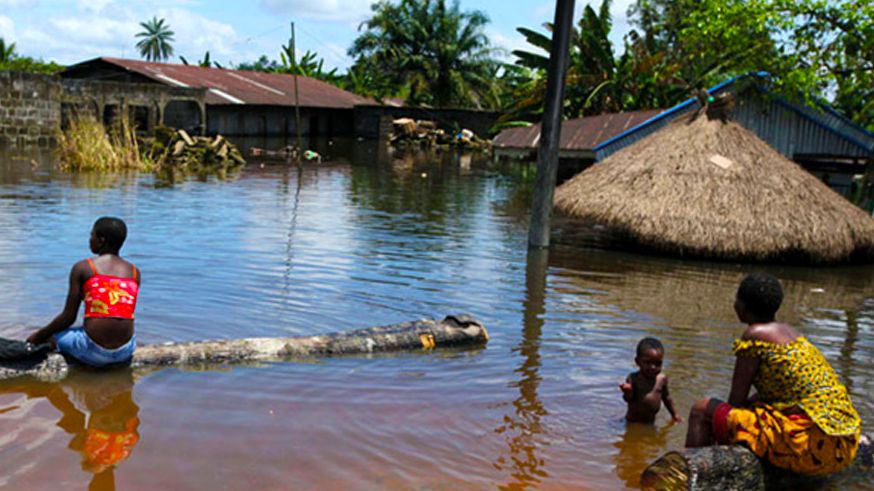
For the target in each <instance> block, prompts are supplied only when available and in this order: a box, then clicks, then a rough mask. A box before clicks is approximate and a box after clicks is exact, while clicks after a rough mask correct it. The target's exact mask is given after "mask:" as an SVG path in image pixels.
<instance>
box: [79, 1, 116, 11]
mask: <svg viewBox="0 0 874 491" xmlns="http://www.w3.org/2000/svg"><path fill="white" fill-rule="evenodd" d="M111 3H112V0H77V2H76V8H77V9H78V10H79V11H80V12H94V13H99V12H101V11H102V10H103V9H104V8H106V6H107V5H109V4H111Z"/></svg>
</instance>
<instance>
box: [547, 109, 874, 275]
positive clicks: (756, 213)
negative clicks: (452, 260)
mask: <svg viewBox="0 0 874 491" xmlns="http://www.w3.org/2000/svg"><path fill="white" fill-rule="evenodd" d="M555 204H556V206H557V208H558V209H559V210H560V211H562V212H565V213H567V214H569V215H572V216H574V217H579V218H583V219H586V220H590V221H594V222H596V223H601V224H604V225H606V226H608V227H609V228H610V229H611V230H612V231H614V232H617V233H618V234H620V235H622V236H624V237H627V238H629V239H632V240H633V241H635V242H637V243H639V244H641V245H644V246H647V247H652V248H655V249H659V250H662V251H666V252H670V253H675V254H680V255H694V256H703V257H712V258H731V259H749V260H765V261H766V260H784V259H790V260H793V261H802V262H813V263H832V262H841V261H848V260H858V259H866V260H867V259H871V258H872V257H874V219H872V218H871V216H869V215H868V214H867V213H865V212H863V211H862V210H861V209H859V208H857V207H856V206H854V205H853V204H852V203H850V202H848V201H847V200H846V199H844V198H843V197H841V196H840V195H838V194H837V193H835V192H834V191H832V190H831V189H829V188H828V186H826V185H825V184H823V183H822V182H820V181H819V180H818V179H817V178H815V177H814V176H812V175H811V174H809V173H808V172H806V171H805V170H804V169H802V168H801V167H799V166H798V165H797V164H795V163H794V162H792V161H790V160H788V159H786V158H785V157H783V156H782V155H781V154H780V153H778V152H777V151H776V150H774V149H773V148H771V147H770V146H768V144H767V143H765V142H763V141H762V140H760V139H759V138H757V137H756V136H755V135H754V134H753V133H752V132H750V131H749V130H747V129H745V128H743V127H742V126H740V125H738V124H736V123H733V122H731V121H728V122H723V121H721V120H719V119H710V118H709V117H708V116H706V115H704V114H701V115H699V116H697V117H686V118H682V119H681V120H679V121H677V122H675V123H673V124H671V125H670V126H668V127H666V128H664V129H663V130H661V131H659V132H657V133H654V134H652V135H650V136H649V137H647V138H644V139H643V140H640V141H638V142H636V143H634V144H633V145H631V146H629V147H627V148H625V149H623V150H621V151H619V152H617V153H615V154H613V155H611V156H610V157H608V158H607V159H605V160H603V161H602V162H600V163H598V164H596V165H594V166H592V167H590V168H589V169H587V170H585V171H583V172H582V173H580V174H579V175H577V176H575V177H574V178H573V179H570V180H569V181H567V182H565V183H564V184H563V185H562V186H560V187H559V188H558V189H557V190H556V193H555Z"/></svg>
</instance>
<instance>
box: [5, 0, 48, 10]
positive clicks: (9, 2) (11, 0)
mask: <svg viewBox="0 0 874 491" xmlns="http://www.w3.org/2000/svg"><path fill="white" fill-rule="evenodd" d="M37 5H39V2H38V1H37V0H0V8H9V9H13V8H15V7H22V8H24V7H26V8H33V7H36V6H37Z"/></svg>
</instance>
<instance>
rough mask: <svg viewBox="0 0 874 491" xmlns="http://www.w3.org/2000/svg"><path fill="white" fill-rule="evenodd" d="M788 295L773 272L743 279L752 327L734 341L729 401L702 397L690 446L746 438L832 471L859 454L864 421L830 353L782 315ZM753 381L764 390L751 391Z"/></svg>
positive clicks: (810, 470)
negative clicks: (779, 316) (827, 355)
mask: <svg viewBox="0 0 874 491" xmlns="http://www.w3.org/2000/svg"><path fill="white" fill-rule="evenodd" d="M782 301H783V290H782V288H781V286H780V282H779V281H778V280H777V278H774V277H773V276H771V275H768V274H764V273H753V274H750V275H749V276H747V277H746V278H744V280H743V281H742V282H741V284H740V287H739V288H738V291H737V297H736V299H735V304H734V308H735V312H736V313H737V316H738V319H740V321H741V322H744V323H746V324H747V325H748V326H747V328H746V330H744V332H743V335H742V336H741V339H738V340H737V341H735V343H734V352H735V355H736V356H737V360H736V363H735V368H734V376H733V378H732V383H731V393H730V395H729V398H728V403H725V402H722V401H720V400H718V399H713V398H707V399H702V400H700V401H698V402H697V403H695V405H694V406H693V407H692V410H691V412H690V414H689V430H688V433H687V435H686V446H687V447H703V446H707V445H713V444H714V442H715V443H719V444H738V443H742V444H745V445H746V446H747V447H749V449H750V450H752V451H753V453H755V454H756V455H757V456H758V457H759V458H762V459H766V460H768V461H769V462H770V463H771V464H773V465H775V466H777V467H780V468H782V469H787V470H790V471H792V472H796V473H799V474H804V475H825V474H831V473H834V472H837V471H840V470H841V469H843V468H845V467H847V466H848V465H850V463H852V461H853V459H854V458H855V456H856V450H857V449H858V445H859V434H860V426H861V421H860V419H859V415H858V413H857V412H856V410H855V409H854V408H853V403H852V402H851V401H850V396H849V395H848V393H847V389H846V387H844V385H843V384H842V383H841V382H840V381H839V380H838V377H837V375H836V374H835V372H834V370H833V369H832V367H831V365H829V363H828V361H826V359H825V357H823V355H822V353H820V351H819V350H818V349H817V348H816V347H815V346H814V345H813V344H811V343H810V341H808V340H807V339H805V338H804V337H803V336H801V335H800V334H799V333H798V332H797V331H796V330H795V329H793V328H792V327H790V326H789V325H787V324H783V323H779V322H776V321H775V314H776V313H777V310H778V309H779V308H780V304H781V303H782ZM751 385H754V386H755V387H756V391H757V394H754V395H752V396H751V397H748V396H749V392H750V386H751Z"/></svg>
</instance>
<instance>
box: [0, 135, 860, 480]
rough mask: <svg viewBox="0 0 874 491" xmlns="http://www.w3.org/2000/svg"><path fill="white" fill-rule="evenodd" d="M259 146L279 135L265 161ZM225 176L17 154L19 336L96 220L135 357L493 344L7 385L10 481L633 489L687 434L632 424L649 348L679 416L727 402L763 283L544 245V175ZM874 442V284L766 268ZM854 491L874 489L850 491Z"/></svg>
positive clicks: (384, 158) (425, 171)
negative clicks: (130, 316) (229, 348)
mask: <svg viewBox="0 0 874 491" xmlns="http://www.w3.org/2000/svg"><path fill="white" fill-rule="evenodd" d="M262 145H263V144H262ZM323 150H324V152H325V153H328V154H330V155H331V156H332V157H334V158H333V159H332V161H331V162H329V163H324V164H322V165H306V166H305V167H304V168H303V170H302V171H300V172H299V171H298V170H297V169H296V168H294V167H286V166H284V165H266V166H265V167H263V168H262V167H261V166H260V165H258V162H253V164H252V165H250V166H249V167H247V168H246V169H245V170H244V171H243V172H242V173H240V174H239V175H236V176H233V177H231V178H230V179H228V180H225V181H217V180H214V179H210V180H205V181H200V180H196V179H191V180H186V181H184V182H177V183H174V184H170V183H166V182H158V181H155V179H154V178H153V177H152V176H151V175H116V176H96V175H67V174H63V173H59V172H57V171H55V170H53V165H54V162H53V161H52V157H51V156H50V155H38V154H34V155H31V154H22V153H15V152H6V153H3V154H0V227H2V234H0V336H6V337H20V336H24V335H25V333H27V332H28V331H29V330H30V329H32V328H33V327H35V326H39V325H42V324H45V323H46V322H48V321H49V320H50V319H51V318H52V316H54V315H55V314H57V313H58V312H59V311H60V308H61V306H62V303H63V300H64V295H65V288H66V276H67V274H68V271H69V268H70V265H71V264H72V263H73V262H74V261H76V260H79V259H81V258H83V257H84V256H85V255H86V254H87V253H88V249H87V243H88V232H89V229H90V226H91V224H92V222H93V221H94V219H95V218H96V217H98V216H100V215H104V214H113V215H119V216H121V217H124V218H125V220H127V222H128V224H129V228H130V235H129V239H128V244H127V245H126V246H125V249H124V250H123V252H124V253H125V254H126V255H127V256H129V257H130V258H131V259H132V260H133V261H134V262H135V263H136V264H137V265H138V266H139V267H140V268H141V269H142V271H143V277H144V281H143V289H142V293H141V296H140V305H139V309H138V312H137V335H138V338H139V341H140V342H141V343H157V342H164V341H191V340H200V339H206V338H236V337H248V336H288V335H303V334H315V333H324V332H330V331H337V330H342V329H349V328H357V327H367V326H373V325H380V324H388V323H394V322H399V321H404V320H408V319H413V318H418V317H441V316H443V315H445V314H448V313H458V312H468V313H471V314H473V315H474V316H476V317H478V318H479V319H481V320H482V321H483V322H484V323H485V324H486V326H487V327H488V329H489V332H490V334H491V341H490V343H489V344H488V346H487V347H485V348H483V349H478V350H460V351H437V352H433V353H428V352H416V353H397V354H392V355H379V356H368V357H354V358H330V359H313V360H305V361H298V362H282V363H264V364H260V365H258V366H234V367H223V368H209V369H176V368H169V369H164V370H159V371H154V372H138V371H137V372H134V373H130V372H127V371H121V372H114V373H111V374H105V373H104V374H94V373H88V372H76V373H74V374H72V375H71V376H70V377H68V378H67V379H66V380H64V381H63V382H61V383H56V384H48V383H36V382H32V381H24V380H21V381H15V382H7V383H3V384H0V435H2V437H0V459H2V462H3V463H4V465H3V466H2V468H0V487H2V488H4V489H27V490H42V489H46V490H48V489H87V488H88V486H90V487H91V489H100V490H111V489H121V490H140V489H173V490H200V489H211V490H219V489H227V490H240V489H242V490H279V489H295V490H326V489H327V490H331V489H340V490H383V489H389V490H467V489H471V490H481V489H483V490H488V489H499V490H526V489H532V490H533V489H542V490H565V489H592V490H614V489H626V488H634V487H636V485H637V477H638V476H639V474H640V472H641V470H642V469H643V468H644V466H645V465H646V464H647V463H648V462H649V461H650V460H652V459H653V458H655V457H657V456H658V455H659V454H661V453H663V452H665V451H667V450H670V449H676V448H679V447H680V446H681V445H682V442H683V437H684V433H685V429H686V426H685V424H679V425H670V424H668V416H667V414H666V411H664V410H663V411H662V413H661V414H660V415H659V418H658V424H657V425H656V426H655V427H646V426H626V424H625V423H624V422H623V420H622V417H623V414H624V405H623V401H622V398H621V396H620V392H619V389H618V384H619V383H620V382H621V381H622V380H623V379H624V378H625V376H626V374H627V373H628V372H630V371H632V370H633V369H634V366H633V356H634V354H633V351H634V346H635V344H636V343H637V341H638V340H639V339H640V338H641V337H644V336H656V337H659V338H660V339H661V340H662V341H663V342H664V344H665V346H666V348H667V354H666V367H665V371H666V373H667V374H668V376H669V377H670V380H671V389H672V392H673V395H674V398H675V402H676V404H677V406H678V407H679V409H680V410H681V412H682V413H683V414H684V415H685V413H686V412H687V411H688V408H689V406H690V405H691V404H692V402H693V401H694V400H696V399H697V398H698V397H700V396H703V395H717V396H722V397H725V396H726V394H727V390H728V387H729V378H730V375H731V367H732V363H733V358H732V355H731V352H730V345H731V341H732V339H733V338H734V337H735V336H736V335H738V333H739V332H740V330H741V326H740V325H739V324H738V323H737V322H736V321H735V319H734V317H733V313H732V310H731V303H732V296H733V293H734V289H735V285H736V284H737V282H738V280H739V279H740V278H741V277H742V276H743V275H744V274H745V273H747V272H749V271H751V270H753V269H759V267H756V266H751V265H745V264H734V263H707V262H698V261H681V260H673V259H661V258H656V257H653V256H648V255H643V254H635V253H631V252H622V251H618V250H615V249H614V247H613V246H612V245H611V244H610V243H609V242H604V241H603V240H601V239H600V238H599V237H598V234H597V233H596V231H595V232H593V233H588V232H586V233H580V231H579V230H580V227H579V226H578V225H577V224H573V223H572V222H567V221H558V222H557V223H556V231H555V235H554V237H555V238H554V241H555V242H556V245H555V246H554V247H553V248H552V250H551V251H550V253H549V256H548V258H545V257H543V256H542V255H538V256H532V257H531V258H530V260H529V258H528V256H527V253H526V233H527V231H526V227H527V216H528V203H529V198H530V192H529V189H530V187H531V185H532V182H533V171H531V170H529V171H525V170H524V169H520V168H519V166H518V164H515V165H505V164H501V165H496V164H491V163H489V162H488V161H484V160H482V159H477V158H469V157H462V158H459V157H456V156H447V157H445V158H442V159H440V158H420V159H409V158H408V159H404V158H399V157H393V156H391V155H389V154H388V153H387V152H386V151H385V150H384V149H381V148H380V147H378V146H376V145H375V144H368V143H355V144H352V143H350V144H348V145H345V146H344V145H340V144H339V143H338V144H337V145H334V146H331V147H328V146H324V147H323ZM763 269H766V270H768V271H770V272H772V273H774V274H776V275H777V276H779V277H780V278H781V279H782V280H783V281H784V285H785V287H786V290H787V299H786V302H785V304H784V307H783V309H782V310H781V314H780V315H781V316H782V318H783V319H786V320H788V321H791V322H793V323H796V324H797V325H798V326H799V327H800V329H801V330H802V332H803V333H804V334H805V335H806V336H808V337H809V338H811V339H812V340H814V342H815V343H816V344H817V345H818V346H819V347H820V348H821V349H822V350H823V351H824V353H825V354H826V356H827V357H828V358H829V360H830V361H831V362H832V364H833V365H834V367H835V368H836V370H837V371H838V373H839V374H840V375H841V376H842V377H843V378H844V380H845V381H846V382H847V384H848V385H849V387H850V390H851V392H852V396H853V399H854V402H855V403H856V406H857V408H858V409H859V411H860V412H861V413H862V415H863V418H864V419H865V429H866V430H867V431H871V430H872V429H874V425H872V423H871V422H872V421H874V395H872V394H874V383H872V380H874V364H872V359H874V338H872V331H874V268H872V267H858V266H856V267H841V268H825V269H823V268H801V267H766V268H763ZM840 487H842V488H847V487H854V488H856V489H874V485H872V484H870V483H867V482H861V483H842V484H841V485H840Z"/></svg>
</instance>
